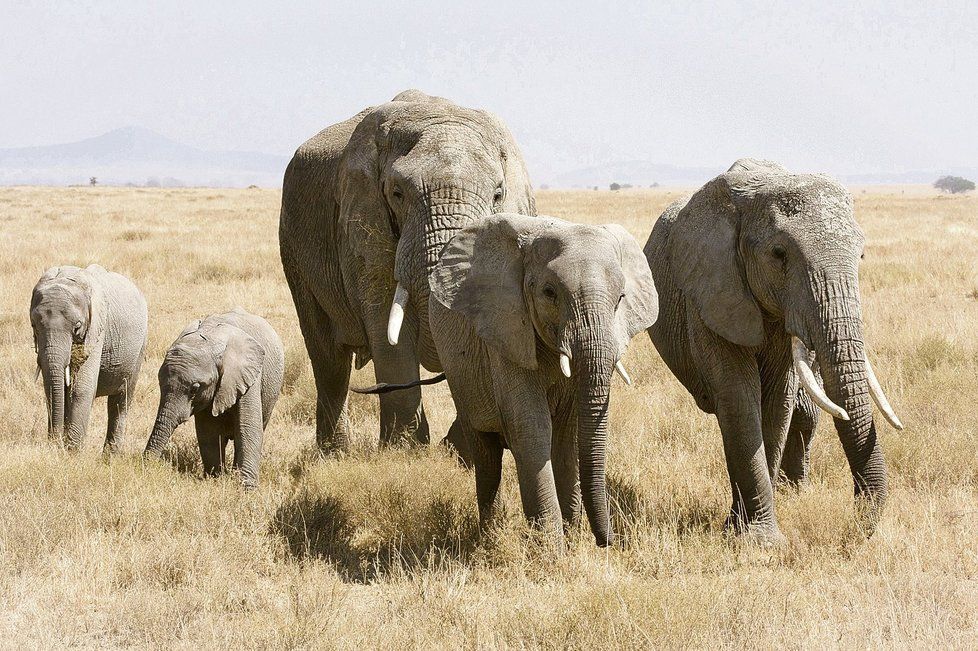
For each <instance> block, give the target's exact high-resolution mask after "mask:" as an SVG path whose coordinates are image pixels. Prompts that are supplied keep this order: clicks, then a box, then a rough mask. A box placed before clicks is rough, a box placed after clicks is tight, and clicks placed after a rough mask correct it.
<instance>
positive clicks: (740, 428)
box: [691, 327, 781, 542]
mask: <svg viewBox="0 0 978 651" xmlns="http://www.w3.org/2000/svg"><path fill="white" fill-rule="evenodd" d="M691 339H692V340H693V341H694V343H696V350H697V352H698V353H699V356H698V359H697V363H698V367H699V369H700V373H701V375H702V378H703V380H704V381H705V383H706V386H707V387H708V389H709V392H710V395H711V398H712V403H713V409H714V413H715V414H716V417H717V422H719V424H720V433H721V435H722V437H723V453H724V456H725V458H726V462H727V472H728V474H729V476H730V489H731V493H732V504H731V509H730V515H729V517H728V518H727V526H728V527H730V528H732V529H733V530H734V531H736V532H738V533H745V534H750V535H754V536H757V537H758V538H759V539H761V540H763V541H770V542H775V541H778V540H780V539H781V533H780V532H779V531H778V524H777V520H776V518H775V514H774V490H773V488H772V485H771V477H770V475H769V473H768V464H767V455H766V454H765V450H764V437H763V433H762V407H761V383H760V372H759V369H758V365H757V360H756V359H755V357H754V355H753V354H752V353H751V352H750V351H749V350H748V349H745V348H742V347H740V346H734V345H731V344H729V343H727V342H726V341H724V340H721V339H720V337H719V336H718V335H716V334H714V333H713V332H712V331H708V330H707V329H706V328H705V327H703V328H692V329H691Z"/></svg>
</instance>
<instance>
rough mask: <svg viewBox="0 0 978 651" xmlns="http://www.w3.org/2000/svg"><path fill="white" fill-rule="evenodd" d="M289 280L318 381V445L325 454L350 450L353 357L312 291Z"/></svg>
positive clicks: (304, 338) (300, 328)
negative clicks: (335, 334) (337, 338)
mask: <svg viewBox="0 0 978 651" xmlns="http://www.w3.org/2000/svg"><path fill="white" fill-rule="evenodd" d="M287 277H288V280H289V288H290V289H291V290H292V297H293V300H294V301H295V306H296V313H297V314H298V316H299V330H300V331H301V332H302V338H303V340H304V341H305V344H306V351H307V352H308V353H309V361H310V362H311V363H312V374H313V377H314V378H315V380H316V444H317V445H318V446H319V449H320V450H321V451H322V452H324V453H330V452H334V451H346V450H348V449H349V447H350V417H349V413H348V409H347V395H348V392H349V388H350V368H351V364H352V361H353V355H352V353H351V352H350V351H349V350H348V349H347V348H345V347H344V346H341V345H339V344H338V343H337V342H336V340H335V337H334V334H333V332H334V331H333V324H332V322H331V321H330V319H329V316H328V315H327V314H326V312H325V310H323V309H322V307H320V305H319V303H317V302H316V297H315V296H314V295H313V294H312V292H310V291H309V290H308V289H307V288H306V287H305V286H304V285H303V284H302V283H301V282H298V281H294V280H293V279H292V278H291V277H289V276H288V275H287Z"/></svg>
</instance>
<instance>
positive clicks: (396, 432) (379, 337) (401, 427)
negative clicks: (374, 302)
mask: <svg viewBox="0 0 978 651" xmlns="http://www.w3.org/2000/svg"><path fill="white" fill-rule="evenodd" d="M377 318H378V317H375V316H368V317H367V319H368V320H373V319H377ZM406 321H407V319H406ZM411 321H412V322H413V319H411ZM416 329H417V326H416V325H414V324H413V323H410V324H409V323H405V324H404V326H403V328H402V332H401V340H400V343H398V344H397V346H391V345H390V343H389V342H388V341H387V320H386V315H385V316H384V317H383V318H380V319H379V322H378V323H373V326H372V327H371V329H370V334H369V338H370V353H371V356H372V357H373V360H374V376H375V377H376V379H377V382H387V383H392V384H403V383H407V382H413V381H414V380H417V379H418V378H419V377H420V373H419V362H418V356H417V354H416V352H415V348H414V340H415V337H414V336H413V333H412V331H413V330H416ZM401 440H406V441H413V442H416V443H420V444H423V445H427V444H428V440H429V431H428V419H427V417H426V416H425V413H424V406H423V405H422V404H421V387H413V388H410V389H403V390H401V391H392V392H391V393H385V394H382V395H381V396H380V444H381V446H389V445H392V444H396V443H398V442H399V441H401Z"/></svg>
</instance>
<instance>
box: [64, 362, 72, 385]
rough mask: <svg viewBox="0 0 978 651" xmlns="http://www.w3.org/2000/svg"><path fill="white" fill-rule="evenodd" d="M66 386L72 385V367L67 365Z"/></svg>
mask: <svg viewBox="0 0 978 651" xmlns="http://www.w3.org/2000/svg"><path fill="white" fill-rule="evenodd" d="M65 386H66V387H70V386H71V367H70V366H65Z"/></svg>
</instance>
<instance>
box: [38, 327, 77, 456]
mask: <svg viewBox="0 0 978 651" xmlns="http://www.w3.org/2000/svg"><path fill="white" fill-rule="evenodd" d="M38 357H39V358H40V359H39V360H38V366H40V368H41V374H42V376H43V377H44V391H45V393H46V394H47V411H48V436H49V437H50V438H51V439H53V440H58V441H60V440H61V439H62V438H63V437H64V431H65V387H66V385H67V383H68V378H67V376H66V372H65V369H66V368H67V366H68V363H69V362H70V360H71V341H70V340H68V341H66V342H57V343H51V344H49V345H47V346H45V347H44V348H43V350H42V352H41V354H40V355H39V356H38Z"/></svg>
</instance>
